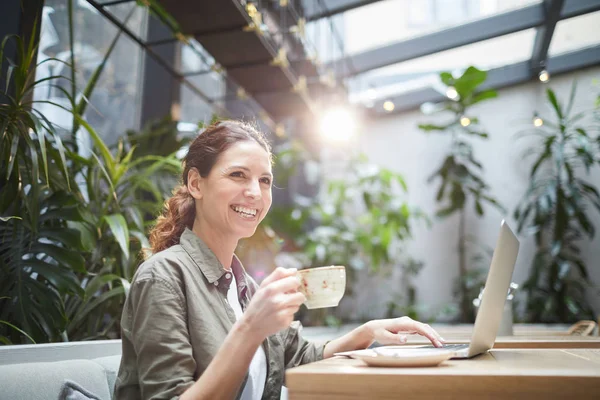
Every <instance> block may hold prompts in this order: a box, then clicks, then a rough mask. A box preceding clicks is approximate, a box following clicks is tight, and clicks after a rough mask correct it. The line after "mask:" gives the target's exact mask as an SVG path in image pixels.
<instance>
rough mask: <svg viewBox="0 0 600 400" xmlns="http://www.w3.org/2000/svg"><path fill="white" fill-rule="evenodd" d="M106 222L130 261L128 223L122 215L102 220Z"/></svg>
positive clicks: (107, 216) (110, 216)
mask: <svg viewBox="0 0 600 400" xmlns="http://www.w3.org/2000/svg"><path fill="white" fill-rule="evenodd" d="M102 220H103V221H106V223H107V224H108V226H109V227H110V230H111V231H112V233H113V236H114V237H115V239H116V240H117V243H118V244H119V247H121V250H122V251H123V254H125V258H126V259H129V229H128V228H127V221H125V218H124V217H123V215H122V214H112V215H106V216H104V217H103V218H102Z"/></svg>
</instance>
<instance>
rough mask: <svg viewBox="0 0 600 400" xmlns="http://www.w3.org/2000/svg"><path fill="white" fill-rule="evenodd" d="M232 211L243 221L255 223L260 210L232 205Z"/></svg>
mask: <svg viewBox="0 0 600 400" xmlns="http://www.w3.org/2000/svg"><path fill="white" fill-rule="evenodd" d="M231 209H232V210H233V211H235V213H236V214H238V215H239V216H240V217H241V218H242V219H244V220H248V221H255V220H256V216H257V215H258V209H256V208H251V207H244V206H238V205H232V206H231Z"/></svg>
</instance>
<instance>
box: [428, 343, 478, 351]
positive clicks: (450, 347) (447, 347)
mask: <svg viewBox="0 0 600 400" xmlns="http://www.w3.org/2000/svg"><path fill="white" fill-rule="evenodd" d="M422 348H426V349H444V350H453V351H457V350H462V349H468V348H469V345H468V344H445V345H444V346H443V347H435V346H433V345H429V346H423V347H422Z"/></svg>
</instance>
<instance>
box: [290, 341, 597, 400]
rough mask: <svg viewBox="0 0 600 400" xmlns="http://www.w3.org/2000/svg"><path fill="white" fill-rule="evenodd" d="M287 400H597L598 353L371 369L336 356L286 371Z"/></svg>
mask: <svg viewBox="0 0 600 400" xmlns="http://www.w3.org/2000/svg"><path fill="white" fill-rule="evenodd" d="M286 386H287V388H288V391H289V399H290V400H309V399H310V400H326V399H327V400H336V399H338V400H341V399H402V400H405V399H411V398H419V399H422V398H460V399H465V398H467V399H469V398H479V397H486V398H497V399H507V398H510V399H527V400H537V399H564V398H585V399H591V398H595V396H597V395H598V393H599V392H600V350H597V349H585V350H584V349H574V350H558V349H536V350H531V349H498V350H491V351H489V352H488V353H486V354H482V355H479V356H477V357H474V358H472V359H469V360H448V361H445V362H443V363H442V364H440V365H439V366H437V367H432V368H373V367H368V366H367V365H366V364H364V363H363V362H362V361H359V360H353V359H348V358H345V357H334V358H330V359H327V360H322V361H319V362H316V363H312V364H307V365H303V366H300V367H297V368H292V369H290V370H288V371H287V372H286Z"/></svg>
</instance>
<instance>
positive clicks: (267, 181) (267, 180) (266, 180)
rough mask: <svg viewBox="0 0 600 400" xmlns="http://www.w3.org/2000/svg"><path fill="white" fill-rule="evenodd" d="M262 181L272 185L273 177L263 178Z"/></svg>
mask: <svg viewBox="0 0 600 400" xmlns="http://www.w3.org/2000/svg"><path fill="white" fill-rule="evenodd" d="M260 181H261V182H262V183H265V184H267V185H270V184H271V179H270V178H262V179H261V180H260Z"/></svg>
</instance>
